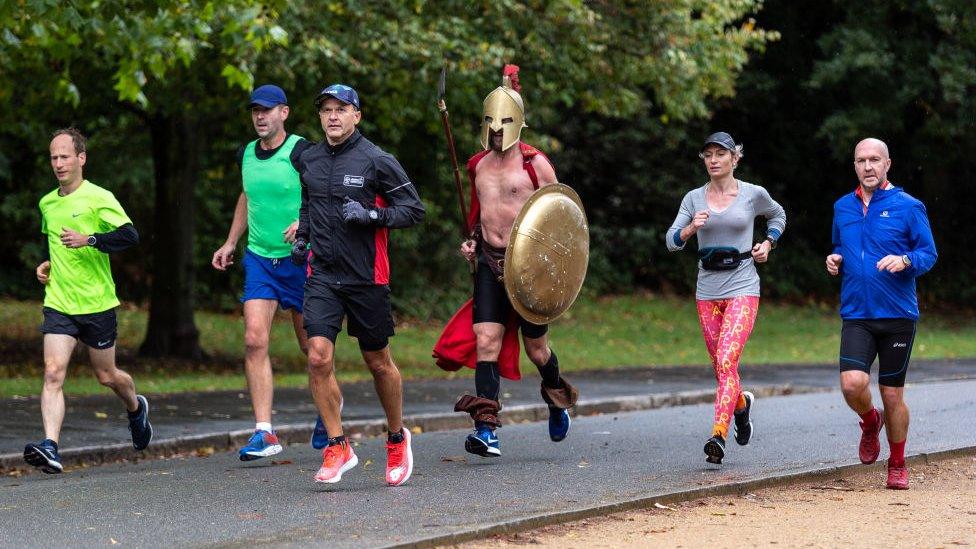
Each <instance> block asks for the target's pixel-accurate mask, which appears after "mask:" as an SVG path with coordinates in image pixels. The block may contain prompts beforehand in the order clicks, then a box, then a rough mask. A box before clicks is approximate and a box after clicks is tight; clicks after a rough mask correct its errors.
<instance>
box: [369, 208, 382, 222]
mask: <svg viewBox="0 0 976 549" xmlns="http://www.w3.org/2000/svg"><path fill="white" fill-rule="evenodd" d="M369 218H370V219H372V220H373V221H376V220H377V219H379V218H380V214H379V212H377V211H376V210H369Z"/></svg>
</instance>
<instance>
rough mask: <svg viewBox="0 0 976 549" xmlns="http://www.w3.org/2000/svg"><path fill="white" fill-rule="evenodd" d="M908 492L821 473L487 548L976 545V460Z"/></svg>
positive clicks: (915, 469) (938, 465)
mask: <svg viewBox="0 0 976 549" xmlns="http://www.w3.org/2000/svg"><path fill="white" fill-rule="evenodd" d="M909 471H910V489H909V490H907V491H897V490H887V489H885V487H884V481H885V474H886V473H885V472H884V471H877V470H875V471H868V472H861V473H857V474H855V475H854V476H845V477H841V476H833V477H822V478H820V479H817V480H814V481H806V482H801V483H797V484H793V485H789V486H780V487H776V488H768V489H763V490H757V491H756V492H755V493H745V494H740V495H737V496H724V497H713V498H707V499H700V500H693V501H688V502H683V503H675V504H669V505H667V506H662V505H660V504H658V506H656V507H654V508H651V509H646V510H641V511H632V512H627V513H619V514H614V515H609V516H606V517H599V518H594V519H588V520H582V521H578V522H572V523H568V524H562V525H556V526H549V527H546V528H542V529H539V530H533V531H529V532H524V533H520V534H512V535H501V536H493V537H491V538H488V539H485V540H481V541H479V542H476V543H470V544H466V545H463V547H465V548H488V547H492V548H494V547H515V546H530V547H559V548H571V547H579V548H586V549H593V548H597V547H613V548H617V547H707V548H708V549H718V548H721V547H729V548H735V549H742V548H743V547H755V546H764V547H765V546H775V547H883V548H892V547H913V548H914V547H960V546H976V457H973V456H963V457H957V458H954V459H948V460H944V461H939V462H934V463H930V464H928V465H914V466H910V467H909Z"/></svg>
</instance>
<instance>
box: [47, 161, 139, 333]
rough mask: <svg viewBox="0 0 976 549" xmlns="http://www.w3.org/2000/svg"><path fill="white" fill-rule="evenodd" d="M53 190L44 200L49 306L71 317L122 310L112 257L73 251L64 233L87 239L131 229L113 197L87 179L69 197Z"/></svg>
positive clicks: (86, 249) (88, 249)
mask: <svg viewBox="0 0 976 549" xmlns="http://www.w3.org/2000/svg"><path fill="white" fill-rule="evenodd" d="M58 191H59V189H54V190H53V191H51V192H49V193H48V194H46V195H44V197H43V198H41V201H40V202H39V203H38V206H39V207H40V209H41V232H42V233H43V234H45V235H47V243H48V249H49V250H50V257H51V273H50V277H49V279H48V283H47V286H45V288H44V306H45V307H50V308H51V309H54V310H56V311H58V312H61V313H64V314H68V315H84V314H91V313H99V312H102V311H107V310H109V309H111V308H113V307H117V306H118V304H119V299H118V297H116V296H115V281H114V280H112V269H111V267H110V266H109V261H108V254H106V253H103V252H100V251H98V250H97V249H95V248H94V247H92V246H85V247H82V248H68V247H66V246H65V245H64V244H62V243H61V229H62V228H64V227H67V228H69V229H72V230H75V231H78V232H80V233H82V234H88V235H90V234H95V233H106V232H109V231H113V230H115V229H117V228H118V227H120V226H122V225H125V224H126V223H132V221H131V220H130V219H129V216H128V215H126V214H125V210H123V209H122V206H121V205H120V204H119V201H118V200H116V199H115V195H113V194H112V193H111V192H109V191H107V190H105V189H103V188H101V187H99V186H98V185H95V184H94V183H91V182H89V181H88V180H87V179H86V180H84V181H82V182H81V185H79V186H78V188H77V189H75V191H74V192H73V193H71V194H69V195H68V196H61V195H59V194H58Z"/></svg>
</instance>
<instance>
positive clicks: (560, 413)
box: [549, 407, 573, 442]
mask: <svg viewBox="0 0 976 549" xmlns="http://www.w3.org/2000/svg"><path fill="white" fill-rule="evenodd" d="M571 423H573V420H572V419H570V418H569V411H568V410H563V409H561V408H551V407H550V408H549V438H550V439H552V441H553V442H559V441H561V440H563V439H564V438H566V435H568V434H569V425H570V424H571Z"/></svg>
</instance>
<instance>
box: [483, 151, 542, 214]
mask: <svg viewBox="0 0 976 549" xmlns="http://www.w3.org/2000/svg"><path fill="white" fill-rule="evenodd" d="M475 186H476V188H477V190H478V199H479V201H480V202H481V205H482V207H483V208H485V207H487V208H491V207H492V206H494V205H511V204H517V205H518V206H521V205H522V204H523V203H525V201H526V200H528V198H529V196H530V195H531V194H532V192H533V191H535V188H534V186H533V184H532V179H531V178H530V177H529V174H528V172H526V171H525V169H523V168H522V163H521V162H510V163H506V164H504V165H496V166H483V167H481V168H480V169H479V170H478V175H477V177H476V179H475Z"/></svg>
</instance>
